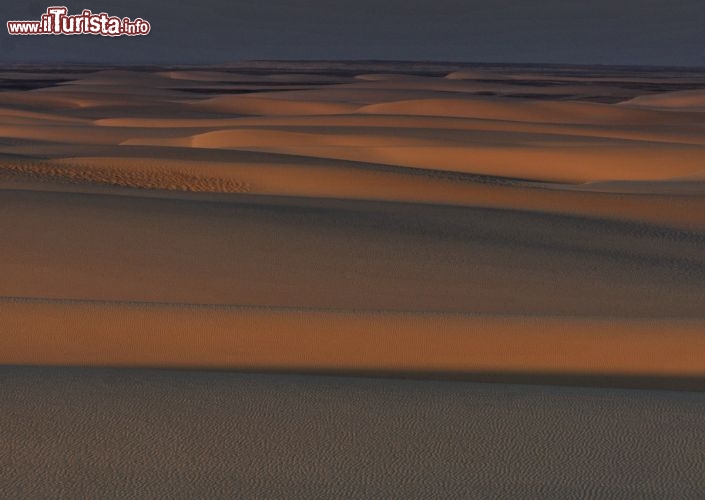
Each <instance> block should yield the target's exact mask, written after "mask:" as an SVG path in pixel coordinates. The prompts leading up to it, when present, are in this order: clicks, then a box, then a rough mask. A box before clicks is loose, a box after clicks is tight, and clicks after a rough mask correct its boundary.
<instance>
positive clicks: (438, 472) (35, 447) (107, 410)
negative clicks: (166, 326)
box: [0, 368, 705, 499]
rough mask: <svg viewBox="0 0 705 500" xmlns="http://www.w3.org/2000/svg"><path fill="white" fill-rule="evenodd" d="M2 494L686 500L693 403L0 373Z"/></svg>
mask: <svg viewBox="0 0 705 500" xmlns="http://www.w3.org/2000/svg"><path fill="white" fill-rule="evenodd" d="M0 377H1V378H2V381H3V383H2V385H0V407H1V408H2V409H3V418H2V419H0V434H1V435H2V436H4V439H3V446H2V447H0V493H2V494H3V496H6V497H8V498H47V497H55V496H57V495H62V496H65V497H71V498H76V497H83V498H112V497H116V496H122V497H129V498H155V497H159V498H162V497H168V498H204V497H206V498H232V497H246V498H291V497H295V498H370V497H384V498H436V497H438V498H514V497H521V498H527V497H531V498H556V499H564V498H572V497H578V498H581V497H598V498H622V497H628V498H632V497H634V498H664V497H668V498H681V499H691V498H692V499H698V498H702V492H703V491H704V490H705V474H703V471H704V470H705V469H704V468H705V456H704V455H703V449H702V446H701V443H702V440H701V439H700V438H701V437H702V429H703V427H704V426H705V421H704V418H705V417H704V415H705V412H704V411H703V410H704V409H705V399H704V397H703V395H702V394H693V393H669V392H659V391H651V392H648V391H625V390H613V389H612V390H597V389H575V388H570V389H565V388H564V389H561V388H548V387H528V386H512V385H503V386H499V385H491V384H490V385H486V384H467V383H456V382H431V381H418V380H417V381H393V380H370V379H360V378H358V379H346V378H337V377H299V376H282V375H269V376H267V375H241V374H240V375H238V374H228V373H187V372H171V371H148V370H135V371H132V370H96V369H93V370H80V369H41V368H2V369H0Z"/></svg>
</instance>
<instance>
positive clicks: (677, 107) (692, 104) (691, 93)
mask: <svg viewBox="0 0 705 500" xmlns="http://www.w3.org/2000/svg"><path fill="white" fill-rule="evenodd" d="M623 104H624V105H625V106H630V107H639V108H656V109H667V110H672V111H698V112H702V111H705V91H703V90H684V91H681V92H666V93H662V94H652V95H646V96H639V97H635V98H634V99H630V100H629V101H626V102H624V103H623Z"/></svg>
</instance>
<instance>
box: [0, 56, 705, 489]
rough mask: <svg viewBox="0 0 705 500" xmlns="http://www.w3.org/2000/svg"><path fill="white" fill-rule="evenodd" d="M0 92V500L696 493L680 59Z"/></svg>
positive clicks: (701, 147) (697, 248)
mask: <svg viewBox="0 0 705 500" xmlns="http://www.w3.org/2000/svg"><path fill="white" fill-rule="evenodd" d="M0 78H2V79H3V81H4V82H5V85H4V86H3V87H2V88H3V90H2V91H0V235H2V237H1V238H0V256H1V257H2V259H0V276H2V279H0V378H1V379H2V380H1V381H0V382H2V383H0V417H1V418H0V435H2V436H3V438H4V442H5V444H6V446H4V447H0V496H2V497H7V498H23V497H33V498H45V497H51V496H56V495H57V494H58V495H60V496H61V495H63V496H66V497H71V498H86V497H90V498H103V497H110V496H111V495H115V492H120V493H121V494H123V495H124V496H127V497H136V498H141V497H148V498H153V497H179V496H183V497H189V498H191V497H193V498H201V497H226V498H229V497H233V496H240V497H253V498H254V497H267V498H275V497H276V498H279V497H282V498H288V497H306V498H309V497H326V498H328V497H330V498H345V497H355V498H368V497H380V496H381V497H385V498H387V497H389V498H395V497H398V498H428V497H433V496H443V497H449V498H451V497H457V498H469V497H482V498H487V497H499V498H513V497H521V498H525V497H540V498H566V497H570V496H579V497H584V496H604V497H610V498H613V497H624V496H629V497H631V496H634V497H654V498H702V497H703V495H702V492H703V491H705V486H704V485H703V481H702V478H703V477H705V469H704V467H703V464H705V460H704V459H703V456H702V450H701V448H702V447H701V446H700V443H701V442H702V441H703V439H702V437H703V433H704V429H705V426H703V417H702V416H703V398H702V397H701V395H700V394H699V392H702V391H705V362H703V360H704V359H705V124H704V122H703V120H702V117H703V115H702V109H701V108H702V104H703V103H702V96H703V91H702V90H697V89H702V88H705V75H704V74H702V72H698V71H691V72H684V71H678V70H663V71H656V70H649V71H646V70H638V69H629V68H607V67H600V68H578V67H570V68H561V67H550V68H548V67H547V68H539V67H531V66H522V67H515V66H511V65H510V66H508V65H492V66H468V65H462V64H442V63H404V62H401V63H383V62H307V63H297V62H263V61H259V62H248V63H236V64H232V65H227V66H224V67H217V66H209V67H202V68H194V67H170V68H152V69H146V68H143V69H136V68H119V69H116V68H110V67H95V68H87V67H79V68H72V67H66V68H55V69H52V70H44V71H43V70H42V69H41V68H25V69H24V71H16V72H13V71H4V72H3V73H2V75H0ZM42 366H43V367H42ZM48 366H52V367H53V368H49V367H48ZM76 367H83V368H80V369H79V368H76ZM99 367H103V368H99ZM105 367H113V368H111V369H106V368H105ZM153 368H160V369H161V370H149V369H153ZM203 369H207V370H211V371H209V372H201V371H197V370H203ZM236 372H257V374H254V373H250V374H245V373H236ZM263 372H267V373H268V374H265V373H263ZM304 375H305V376H304ZM322 375H327V376H326V377H324V376H322ZM401 379H408V380H401ZM428 379H435V380H436V381H431V380H428ZM470 381H474V382H476V383H470ZM500 382H501V383H502V384H501V385H500V384H498V383H500ZM495 383H497V384H495ZM516 384H523V385H516ZM526 384H534V385H533V386H532V385H526ZM537 384H543V386H539V385H537ZM557 386H574V387H570V388H566V387H562V388H561V387H557ZM575 386H583V387H591V388H589V389H587V388H578V387H575ZM625 388H631V389H634V388H638V389H640V390H639V391H632V390H624V389H625ZM664 389H665V390H664ZM673 391H681V392H673ZM234 492H235V493H234ZM439 492H442V495H439Z"/></svg>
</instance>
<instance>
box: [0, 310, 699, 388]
mask: <svg viewBox="0 0 705 500" xmlns="http://www.w3.org/2000/svg"><path fill="white" fill-rule="evenodd" d="M0 329H1V330H2V331H5V332H12V333H13V334H12V335H4V336H2V337H0V363H2V364H14V365H91V366H141V367H149V366H152V367H179V368H220V369H255V370H259V369H262V370H330V371H344V372H355V371H363V372H369V371H375V370H382V371H392V372H393V371H413V372H426V373H433V372H465V371H467V372H482V371H488V372H495V373H501V372H511V373H527V374H531V373H544V374H556V375H560V374H575V373H583V374H592V375H640V376H664V377H673V376H689V377H700V376H705V366H704V365H703V362H702V360H703V359H705V320H702V319H657V320H654V319H649V320H646V319H644V320H641V319H620V318H593V317H527V316H504V317H503V316H474V315H454V314H437V313H418V312H417V313H392V312H375V311H330V310H310V309H293V308H291V309H286V308H263V307H244V306H242V307H241V306H208V305H179V304H154V303H127V302H82V301H65V300H47V299H22V298H7V297H6V298H2V299H0Z"/></svg>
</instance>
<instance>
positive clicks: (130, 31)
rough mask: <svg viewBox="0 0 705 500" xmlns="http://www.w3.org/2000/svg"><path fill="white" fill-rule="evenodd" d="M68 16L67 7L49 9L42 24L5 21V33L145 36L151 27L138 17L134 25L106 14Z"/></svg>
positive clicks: (43, 16) (84, 12)
mask: <svg viewBox="0 0 705 500" xmlns="http://www.w3.org/2000/svg"><path fill="white" fill-rule="evenodd" d="M68 12H69V10H68V9H67V8H66V7H49V8H48V9H47V12H46V14H43V15H42V19H41V21H8V22H7V31H8V33H10V34H11V35H102V36H122V35H127V36H138V35H148V34H149V32H150V31H151V30H152V26H151V25H150V24H149V23H148V22H147V21H145V20H144V19H141V18H139V17H138V18H137V19H135V20H134V21H133V20H131V19H130V18H129V17H123V18H122V19H121V18H119V17H115V16H109V15H108V14H106V13H105V12H101V13H100V14H93V13H92V12H91V11H90V10H87V9H86V10H84V11H83V12H82V13H81V14H77V15H75V16H69V15H68Z"/></svg>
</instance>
